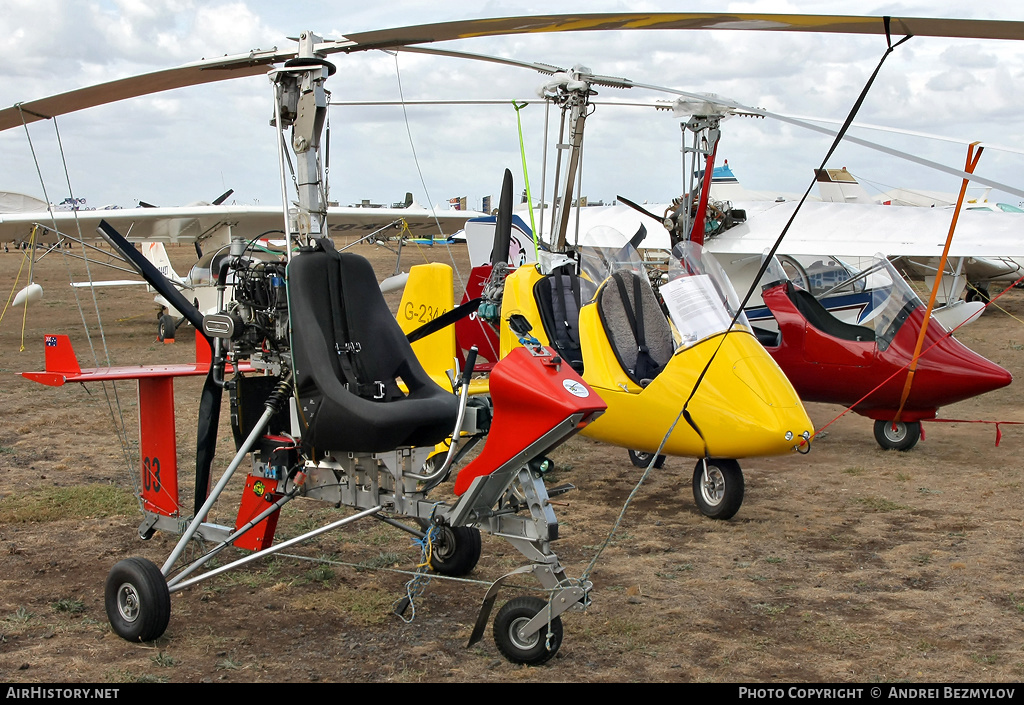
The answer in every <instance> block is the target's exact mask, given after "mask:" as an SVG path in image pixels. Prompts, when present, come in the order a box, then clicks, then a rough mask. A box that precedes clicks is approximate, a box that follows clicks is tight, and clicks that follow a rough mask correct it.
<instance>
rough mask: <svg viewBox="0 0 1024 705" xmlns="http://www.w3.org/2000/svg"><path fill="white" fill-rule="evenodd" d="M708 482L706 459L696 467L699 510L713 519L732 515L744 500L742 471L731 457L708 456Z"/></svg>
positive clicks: (694, 479)
mask: <svg viewBox="0 0 1024 705" xmlns="http://www.w3.org/2000/svg"><path fill="white" fill-rule="evenodd" d="M707 463H708V482H707V483H705V482H704V461H703V460H698V461H697V465H696V466H694V468H693V501H694V502H696V503H697V508H698V509H699V510H700V513H701V514H703V515H704V516H706V517H710V518H712V519H731V518H732V517H733V516H734V515H735V514H736V512H738V511H739V510H740V505H741V504H743V471H742V470H740V464H739V463H737V462H736V461H735V460H731V459H728V458H715V459H713V460H708V461H707Z"/></svg>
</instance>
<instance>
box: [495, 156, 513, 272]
mask: <svg viewBox="0 0 1024 705" xmlns="http://www.w3.org/2000/svg"><path fill="white" fill-rule="evenodd" d="M511 244H512V172H511V171H509V170H508V169H506V170H505V177H504V178H503V179H502V182H501V200H500V201H498V215H497V217H496V218H495V221H494V244H493V245H492V246H491V264H497V263H498V262H508V253H509V248H510V247H511Z"/></svg>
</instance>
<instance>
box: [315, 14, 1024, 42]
mask: <svg viewBox="0 0 1024 705" xmlns="http://www.w3.org/2000/svg"><path fill="white" fill-rule="evenodd" d="M886 20H888V23H887V22H886ZM620 29H648V30H649V29H676V30H679V29H688V30H694V29H713V30H752V31H769V32H829V33H839V34H880V35H885V34H886V33H887V32H888V31H890V30H891V33H892V34H893V35H898V36H902V35H906V34H913V35H916V36H920V37H953V38H960V39H1017V40H1019V39H1024V23H1021V22H1013V21H1006V20H958V19H944V18H938V19H932V18H926V17H888V18H886V17H882V16H875V17H857V16H852V15H795V14H794V15H770V14H752V13H734V14H715V13H696V12H682V13H671V12H654V13H637V12H626V13H595V14H564V15H535V16H532V17H499V18H491V19H475V20H460V21H454V22H441V23H437V24H427V25H419V26H416V27H400V28H397V29H384V30H376V31H370V32H359V33H356V34H349V35H346V36H345V38H346V39H347V40H349V41H350V42H352V43H353V44H355V45H357V47H358V49H360V50H363V49H376V48H392V49H393V48H395V47H400V46H408V45H410V44H427V43H430V42H443V41H449V40H453V39H469V38H473V37H493V36H499V35H515V34H532V33H541V32H586V31H608V30H620ZM318 48H319V47H318Z"/></svg>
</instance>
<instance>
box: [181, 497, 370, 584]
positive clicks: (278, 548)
mask: <svg viewBox="0 0 1024 705" xmlns="http://www.w3.org/2000/svg"><path fill="white" fill-rule="evenodd" d="M383 508H384V507H382V506H381V505H379V504H378V505H377V506H376V507H373V508H372V509H366V510H364V511H361V512H359V513H358V514H353V515H352V516H350V517H345V518H344V519H339V520H338V521H336V522H334V523H332V524H328V525H327V526H321V527H320V528H319V529H314V530H313V531H310V532H308V533H305V534H302V536H296V537H295V538H293V539H288V540H287V541H285V542H283V543H279V544H277V545H275V546H271V547H270V548H265V549H263V550H262V551H258V552H257V553H251V554H249V555H248V556H245V557H244V558H239V559H238V560H237V561H233V562H231V563H228V564H227V565H222V566H221V567H220V568H214V569H213V570H211V571H210V572H208V573H203V574H202V575H200V576H198V577H196V578H192V579H191V580H186V581H185V582H183V583H178V584H177V585H175V586H174V587H172V588H169V591H170V592H171V593H175V592H179V591H181V590H184V589H185V588H187V587H190V586H192V585H195V584H196V583H199V582H202V581H203V580H206V579H207V578H212V577H214V576H216V575H220V574H221V573H226V572H227V571H229V570H231V569H233V568H237V567H239V566H243V565H246V564H247V563H252V562H253V561H255V560H258V559H260V558H263V557H264V556H270V555H273V554H275V553H277V552H278V551H283V550H284V549H286V548H291V547H292V546H294V545H295V544H297V543H301V542H303V541H305V540H306V539H311V538H313V537H314V536H319V535H320V534H323V533H326V532H328V531H331V530H332V529H336V528H338V527H339V526H344V525H345V524H351V523H352V522H353V521H356V520H357V519H363V518H365V517H368V516H371V515H373V514H376V513H377V512H379V511H381V510H382V509H383Z"/></svg>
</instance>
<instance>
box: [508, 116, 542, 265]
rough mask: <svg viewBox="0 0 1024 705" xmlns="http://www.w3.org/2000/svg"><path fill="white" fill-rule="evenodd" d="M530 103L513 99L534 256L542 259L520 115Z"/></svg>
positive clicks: (538, 259)
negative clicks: (534, 217) (534, 219)
mask: <svg viewBox="0 0 1024 705" xmlns="http://www.w3.org/2000/svg"><path fill="white" fill-rule="evenodd" d="M527 105H529V103H522V104H519V103H516V102H515V101H514V100H513V101H512V107H513V108H515V109H516V124H517V125H518V126H519V153H520V154H521V155H522V157H523V180H524V181H525V182H526V203H527V205H528V206H529V208H528V209H527V210H529V211H530V230H531V231H532V232H533V256H534V257H535V258H536V259H537V261H538V262H539V261H540V246H539V245H538V244H537V224H536V223H534V221H533V197H532V196H531V195H530V174H529V172H527V170H526V145H524V144H523V121H522V119H521V118H520V117H519V111H520V110H522V109H523V108H525V107H526V106H527Z"/></svg>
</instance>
